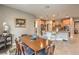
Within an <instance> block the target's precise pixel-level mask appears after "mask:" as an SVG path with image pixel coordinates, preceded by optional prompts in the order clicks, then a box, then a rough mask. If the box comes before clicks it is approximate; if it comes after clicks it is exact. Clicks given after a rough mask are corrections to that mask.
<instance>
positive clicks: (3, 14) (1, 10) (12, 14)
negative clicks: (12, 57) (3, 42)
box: [0, 5, 35, 37]
mask: <svg viewBox="0 0 79 59" xmlns="http://www.w3.org/2000/svg"><path fill="white" fill-rule="evenodd" d="M16 18H23V19H26V27H25V28H16V27H15V19H16ZM34 19H35V17H34V16H33V15H30V14H27V13H24V12H22V11H19V10H16V9H12V8H9V7H5V6H2V5H0V32H1V31H2V30H3V29H2V23H3V22H7V23H8V25H9V26H10V32H11V33H12V34H13V35H14V37H17V36H19V35H20V34H22V33H26V32H28V33H30V32H31V31H32V29H33V27H34Z"/></svg>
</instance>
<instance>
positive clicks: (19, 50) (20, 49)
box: [15, 38, 25, 55]
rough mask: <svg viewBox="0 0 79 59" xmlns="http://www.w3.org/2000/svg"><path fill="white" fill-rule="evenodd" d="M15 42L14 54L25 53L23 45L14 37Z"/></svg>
mask: <svg viewBox="0 0 79 59" xmlns="http://www.w3.org/2000/svg"><path fill="white" fill-rule="evenodd" d="M15 43H16V53H15V54H16V55H21V54H24V55H25V52H24V47H23V45H22V44H21V43H20V42H19V41H18V40H17V38H16V39H15Z"/></svg>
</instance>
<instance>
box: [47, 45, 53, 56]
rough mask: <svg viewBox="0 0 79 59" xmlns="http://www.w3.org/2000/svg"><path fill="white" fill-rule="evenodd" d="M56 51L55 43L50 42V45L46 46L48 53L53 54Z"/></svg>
mask: <svg viewBox="0 0 79 59" xmlns="http://www.w3.org/2000/svg"><path fill="white" fill-rule="evenodd" d="M54 51H55V45H53V44H50V46H48V47H47V48H46V52H47V54H48V55H53V54H54Z"/></svg>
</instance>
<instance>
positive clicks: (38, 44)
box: [23, 36, 52, 54]
mask: <svg viewBox="0 0 79 59" xmlns="http://www.w3.org/2000/svg"><path fill="white" fill-rule="evenodd" d="M23 43H24V44H25V45H27V46H28V47H30V48H31V49H32V50H34V52H35V54H37V52H39V51H40V50H41V49H44V48H46V47H47V46H48V45H49V44H51V43H52V41H50V40H46V39H43V38H37V39H36V40H32V39H31V37H30V36H24V37H23Z"/></svg>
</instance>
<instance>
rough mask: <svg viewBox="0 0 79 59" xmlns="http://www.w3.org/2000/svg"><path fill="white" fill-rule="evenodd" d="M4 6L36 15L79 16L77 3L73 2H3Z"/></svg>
mask: <svg viewBox="0 0 79 59" xmlns="http://www.w3.org/2000/svg"><path fill="white" fill-rule="evenodd" d="M5 6H8V7H11V8H15V9H18V10H21V11H24V12H26V13H27V12H28V13H29V14H32V15H34V16H36V17H44V18H46V17H47V18H50V17H52V16H53V15H55V16H56V18H63V17H66V16H70V17H79V5H77V4H74V5H71V4H66V5H65V4H5Z"/></svg>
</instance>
